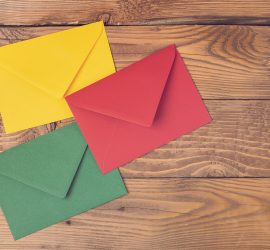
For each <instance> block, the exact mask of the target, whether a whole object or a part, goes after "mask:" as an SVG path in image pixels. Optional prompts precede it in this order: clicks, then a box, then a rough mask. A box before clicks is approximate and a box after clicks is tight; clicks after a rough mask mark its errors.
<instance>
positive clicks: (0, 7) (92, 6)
mask: <svg viewBox="0 0 270 250" xmlns="http://www.w3.org/2000/svg"><path fill="white" fill-rule="evenodd" d="M97 20H104V21H105V22H106V23H108V24H110V25H127V24H128V25H134V24H136V25H138V24H139V25H147V24H158V25H159V24H169V23H170V24H209V23H212V24H213V23H216V24H223V23H227V24H228V23H229V24H269V23H270V4H269V1H268V0H258V1H253V0H238V1H233V0H226V1H224V0H208V1H201V0H188V1H187V0H185V1H183V0H176V1H175V0H147V1H145V0H136V1H135V0H128V1H126V0H105V1H99V0H95V1H88V0H62V1H58V0H46V1H43V0H35V1H28V0H20V1H17V0H1V1H0V24H2V25H22V24H23V25H48V24H49V25H55V24H57V25H59V24H66V23H69V24H82V23H88V22H93V21H97Z"/></svg>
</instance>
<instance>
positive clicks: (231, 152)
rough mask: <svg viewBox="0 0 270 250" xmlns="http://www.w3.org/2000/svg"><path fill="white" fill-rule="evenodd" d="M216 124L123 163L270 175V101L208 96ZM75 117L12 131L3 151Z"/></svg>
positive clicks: (134, 167)
mask: <svg viewBox="0 0 270 250" xmlns="http://www.w3.org/2000/svg"><path fill="white" fill-rule="evenodd" d="M206 105H207V107H208V109H209V112H210V114H211V116H212V117H213V120H214V121H213V122H212V124H209V125H207V126H205V127H202V128H200V129H198V130H196V131H194V132H193V133H191V134H188V135H184V136H182V137H180V138H178V139H177V140H175V141H172V142H170V143H169V144H167V145H164V146H163V147H161V148H158V149H156V150H154V151H152V152H150V153H148V154H147V155H145V156H144V157H141V158H138V159H136V160H135V161H133V162H131V163H129V164H127V165H125V166H124V167H122V168H121V172H122V175H123V176H124V177H136V178H138V177H145V178H146V177H270V101H269V100H258V101H256V100H250V101H248V100H229V101H228V100H218V101H215V100H208V101H206ZM71 120H72V119H70V120H67V121H64V122H59V123H53V124H51V125H47V126H46V125H45V126H41V127H38V128H34V129H29V130H26V131H23V132H18V133H14V134H11V135H4V134H3V133H2V134H0V149H1V150H2V151H4V150H7V149H8V148H11V147H14V146H15V145H18V144H21V143H23V142H25V141H28V140H31V139H33V138H34V137H37V136H39V135H40V134H43V133H46V132H48V131H51V130H53V129H55V128H56V127H59V126H63V125H65V124H68V123H69V122H70V121H71Z"/></svg>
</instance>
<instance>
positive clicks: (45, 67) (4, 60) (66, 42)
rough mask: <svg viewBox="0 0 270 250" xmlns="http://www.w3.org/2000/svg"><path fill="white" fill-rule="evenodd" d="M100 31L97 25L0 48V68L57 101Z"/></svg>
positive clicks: (101, 24) (99, 23) (100, 26)
mask: <svg viewBox="0 0 270 250" xmlns="http://www.w3.org/2000/svg"><path fill="white" fill-rule="evenodd" d="M103 30H104V26H103V22H97V23H93V24H89V25H84V26H81V27H76V28H72V29H68V30H64V31H60V32H56V33H52V34H49V35H46V36H41V37H37V38H33V39H30V40H26V41H22V42H18V43H14V44H10V45H7V46H3V47H0V67H2V68H3V69H5V70H6V71H8V72H9V73H10V74H14V75H16V76H18V77H20V78H21V79H23V80H24V81H26V82H28V83H29V84H31V85H33V86H35V87H37V88H39V89H41V90H43V91H45V92H47V93H48V94H50V95H51V96H53V97H57V98H61V97H63V95H64V94H65V92H66V91H67V89H68V87H69V86H70V84H71V83H72V81H73V79H74V77H75V76H76V74H77V72H78V71H79V70H80V67H81V66H82V65H83V63H84V61H85V59H86V58H87V56H88V55H89V53H90V51H91V49H92V47H93V46H94V45H95V43H96V41H97V40H98V38H99V37H100V35H101V33H102V31H103Z"/></svg>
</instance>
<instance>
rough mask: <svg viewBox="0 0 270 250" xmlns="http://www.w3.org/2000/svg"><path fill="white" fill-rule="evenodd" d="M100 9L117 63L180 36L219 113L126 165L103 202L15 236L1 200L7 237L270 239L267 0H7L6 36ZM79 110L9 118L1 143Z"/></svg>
mask: <svg viewBox="0 0 270 250" xmlns="http://www.w3.org/2000/svg"><path fill="white" fill-rule="evenodd" d="M96 20H103V21H105V23H106V25H107V27H106V31H107V34H108V38H109V41H110V45H111V49H112V53H113V56H114V60H115V63H116V67H117V69H121V68H123V67H125V66H127V65H129V64H131V63H132V62H134V61H136V60H139V59H141V58H143V57H144V56H146V55H148V54H149V53H151V52H153V51H155V50H157V49H159V48H162V47H164V46H166V45H167V44H170V43H176V45H177V48H178V50H179V52H180V53H181V55H182V56H183V58H184V60H185V62H186V64H187V67H188V69H189V70H190V72H191V74H192V77H193V79H194V81H195V83H196V85H197V87H198V89H199V91H200V93H201V94H202V96H203V98H204V99H205V102H206V105H207V107H208V109H209V112H210V114H211V116H212V117H213V119H214V121H213V123H212V124H209V125H207V126H205V127H203V128H200V129H198V130H196V131H194V132H193V133H190V134H188V135H184V136H183V137H181V138H178V139H177V140H174V141H172V142H170V143H169V144H167V145H164V146H163V147H161V148H158V149H156V150H154V151H152V152H150V153H148V154H147V155H145V156H143V157H141V158H138V159H136V160H135V161H133V162H131V163H129V164H127V165H125V166H124V167H122V168H121V173H122V175H123V177H124V180H125V183H126V184H127V188H128V190H129V194H128V195H127V196H125V197H123V198H121V199H118V200H115V201H113V202H110V203H108V204H106V205H104V206H102V207H99V208H97V209H94V210H92V211H89V212H87V213H84V214H81V215H78V216H75V217H73V218H71V219H70V220H67V221H65V222H62V223H59V224H57V225H54V226H52V227H49V228H47V229H45V230H42V231H40V232H38V233H36V234H33V235H30V236H28V237H26V238H24V239H22V240H20V241H17V242H14V241H13V239H12V237H11V234H10V232H9V229H8V226H7V223H6V221H5V219H4V216H3V214H2V213H1V210H0V249H1V250H2V249H3V250H6V249H7V250H8V249H30V250H31V249H72V250H73V249H75V250H76V249H87V250H88V249H125V250H126V249H147V250H148V249H158V250H163V249H166V250H167V249H168V250H170V249H173V250H174V249H270V237H269V236H270V179H269V178H266V177H270V46H269V44H270V26H269V25H270V2H269V1H268V0H259V1H254V0H253V1H252V0H245V1H244V0H239V1H233V0H206V1H201V0H177V1H173V0H146V1H145V0H105V1H97V0H93V1H92V0H91V1H90V0H21V1H17V0H0V46H2V45H6V44H8V43H13V42H18V41H21V40H25V39H29V38H32V37H36V36H41V35H45V34H49V33H52V32H55V31H59V30H63V29H67V28H70V27H71V26H74V25H79V24H84V23H89V22H93V21H96ZM183 24H188V25H183ZM191 24H192V25H191ZM194 24H200V25H194ZM217 24H218V25H217ZM228 24H239V25H228ZM22 25H23V26H22ZM119 25H120V26H119ZM123 25H126V26H123ZM252 25H263V26H252ZM28 26H29V27H28ZM37 26H42V27H37ZM72 121H73V119H68V120H66V121H59V122H55V123H52V124H48V125H44V126H40V127H37V128H33V129H29V130H25V131H21V132H18V133H14V134H9V135H6V134H5V133H4V131H3V127H2V124H1V122H0V152H2V151H5V150H8V149H9V148H12V147H14V146H16V145H19V144H21V143H24V142H26V141H29V140H31V139H33V138H36V137H38V136H40V135H42V134H45V133H48V132H49V131H52V130H54V129H56V128H58V127H61V126H65V125H66V124H68V123H70V122H72ZM209 177H222V178H214V179H213V178H209ZM228 177H245V178H228ZM250 177H252V178H250Z"/></svg>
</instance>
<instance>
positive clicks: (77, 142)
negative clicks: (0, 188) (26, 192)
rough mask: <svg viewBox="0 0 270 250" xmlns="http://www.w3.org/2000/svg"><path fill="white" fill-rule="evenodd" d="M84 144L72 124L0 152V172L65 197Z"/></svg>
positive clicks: (82, 153)
mask: <svg viewBox="0 0 270 250" xmlns="http://www.w3.org/2000/svg"><path fill="white" fill-rule="evenodd" d="M86 147H87V144H86V142H85V140H84V138H83V136H82V134H81V132H80V130H79V128H78V127H77V125H76V124H75V123H72V124H70V125H68V126H66V127H64V128H61V129H57V130H55V131H54V132H51V133H48V134H46V135H43V136H40V137H38V138H37V139H35V140H32V141H29V142H27V143H25V144H22V145H19V146H16V147H14V148H12V149H10V150H7V151H5V152H3V153H1V154H0V175H2V176H5V177H9V178H11V179H13V180H16V181H18V182H21V183H23V184H25V185H28V186H30V187H32V188H36V189H39V190H41V191H43V192H46V193H48V194H50V195H53V196H56V197H59V198H64V197H66V195H67V193H68V191H69V189H70V186H71V183H72V181H73V179H74V176H75V174H76V172H77V170H78V167H79V165H80V162H81V160H82V158H83V155H84V152H85V150H86Z"/></svg>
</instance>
